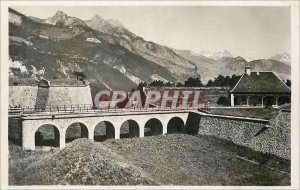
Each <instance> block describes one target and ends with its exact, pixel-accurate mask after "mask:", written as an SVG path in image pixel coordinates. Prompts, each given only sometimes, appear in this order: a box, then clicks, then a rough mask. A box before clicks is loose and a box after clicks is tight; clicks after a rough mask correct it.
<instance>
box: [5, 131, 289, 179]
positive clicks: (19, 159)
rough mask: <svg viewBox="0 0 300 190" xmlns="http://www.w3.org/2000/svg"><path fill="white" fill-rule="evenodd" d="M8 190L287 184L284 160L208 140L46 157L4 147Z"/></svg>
mask: <svg viewBox="0 0 300 190" xmlns="http://www.w3.org/2000/svg"><path fill="white" fill-rule="evenodd" d="M9 168H10V171H9V173H10V176H9V181H10V185H33V184H37V185H38V184H44V185H54V184H64V185H67V184H70V185H289V184H290V174H289V171H290V161H289V160H283V159H281V158H278V157H275V156H272V155H265V154H262V153H259V152H255V151H253V150H250V149H247V148H245V147H240V146H237V145H235V144H233V143H231V142H227V141H224V140H221V139H216V138H215V137H210V136H199V137H196V136H190V135H183V134H177V135H165V136H152V137H144V138H131V139H119V140H115V139H110V140H107V141H104V142H90V141H89V140H87V139H77V140H75V141H73V142H72V143H69V144H67V147H66V148H64V149H62V150H58V149H55V150H54V151H49V152H44V153H41V152H37V151H36V152H26V151H23V152H22V150H21V149H20V148H19V147H15V146H10V165H9Z"/></svg>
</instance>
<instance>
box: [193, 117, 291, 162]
mask: <svg viewBox="0 0 300 190" xmlns="http://www.w3.org/2000/svg"><path fill="white" fill-rule="evenodd" d="M198 134H201V135H213V136H216V137H218V138H222V139H226V140H230V141H232V142H234V143H236V144H239V145H242V146H247V147H249V148H252V149H254V150H257V151H261V152H264V153H271V154H274V155H277V156H279V157H283V158H286V159H291V116H290V113H288V112H280V113H279V114H278V115H277V116H276V117H275V118H273V119H271V120H270V122H269V124H266V123H264V122H253V121H248V120H241V119H234V118H230V119H229V118H220V117H211V116H203V117H201V119H200V126H199V131H198Z"/></svg>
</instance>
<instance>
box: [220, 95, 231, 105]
mask: <svg viewBox="0 0 300 190" xmlns="http://www.w3.org/2000/svg"><path fill="white" fill-rule="evenodd" d="M217 104H218V105H223V106H229V104H230V102H229V100H228V98H227V97H225V96H221V97H220V98H219V99H218V101H217Z"/></svg>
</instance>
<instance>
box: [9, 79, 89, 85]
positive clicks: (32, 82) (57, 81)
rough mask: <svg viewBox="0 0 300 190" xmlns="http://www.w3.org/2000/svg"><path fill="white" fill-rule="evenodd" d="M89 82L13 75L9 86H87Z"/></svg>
mask: <svg viewBox="0 0 300 190" xmlns="http://www.w3.org/2000/svg"><path fill="white" fill-rule="evenodd" d="M87 85H89V83H88V82H87V81H80V80H76V79H72V78H71V79H52V80H49V81H48V80H45V79H42V80H37V79H33V78H19V77H11V78H9V86H44V87H47V86H65V87H69V86H75V87H76V86H87Z"/></svg>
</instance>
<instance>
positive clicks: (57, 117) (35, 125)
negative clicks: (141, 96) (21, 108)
mask: <svg viewBox="0 0 300 190" xmlns="http://www.w3.org/2000/svg"><path fill="white" fill-rule="evenodd" d="M188 114H189V112H188V111H155V112H127V113H126V112H120V113H80V114H52V115H49V114H48V115H47V114H45V115H42V114H40V115H38V114H37V115H31V116H27V117H26V116H23V117H22V146H23V148H24V149H27V150H35V146H36V144H35V140H36V132H37V131H38V130H39V129H40V127H43V126H47V127H49V126H53V127H54V133H55V135H54V136H55V139H56V140H55V141H56V144H57V146H58V147H60V148H63V147H65V144H66V136H67V132H68V130H69V129H70V126H72V125H74V124H80V127H81V135H82V137H86V138H88V139H90V140H94V139H95V131H96V130H95V129H96V128H97V126H99V124H100V125H102V126H105V129H106V136H107V138H115V139H119V138H122V133H121V132H122V129H123V126H124V124H125V123H126V125H127V126H128V130H129V131H128V137H144V136H148V135H163V134H167V133H176V132H178V131H179V132H183V131H185V130H186V127H185V125H186V122H187V119H188Z"/></svg>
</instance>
